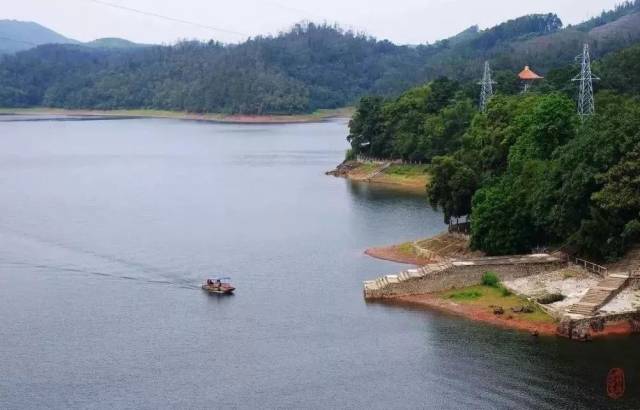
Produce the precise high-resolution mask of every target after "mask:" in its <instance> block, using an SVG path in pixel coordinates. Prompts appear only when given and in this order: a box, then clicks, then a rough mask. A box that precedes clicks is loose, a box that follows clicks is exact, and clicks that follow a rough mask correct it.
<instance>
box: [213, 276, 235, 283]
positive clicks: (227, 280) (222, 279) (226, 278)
mask: <svg viewBox="0 0 640 410" xmlns="http://www.w3.org/2000/svg"><path fill="white" fill-rule="evenodd" d="M209 280H213V281H218V280H219V281H220V282H230V281H231V278H230V277H228V276H224V277H219V278H209Z"/></svg>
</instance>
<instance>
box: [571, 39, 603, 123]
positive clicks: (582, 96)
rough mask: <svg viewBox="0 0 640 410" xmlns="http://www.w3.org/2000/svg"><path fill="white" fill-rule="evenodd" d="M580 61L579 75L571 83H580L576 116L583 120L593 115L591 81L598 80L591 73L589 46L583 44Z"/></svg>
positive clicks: (593, 105)
mask: <svg viewBox="0 0 640 410" xmlns="http://www.w3.org/2000/svg"><path fill="white" fill-rule="evenodd" d="M578 58H581V59H582V63H581V69H580V74H578V75H577V76H576V77H575V78H574V79H573V81H578V82H579V83H580V89H579V93H578V115H580V118H581V119H582V120H584V119H585V118H586V117H588V116H590V115H593V114H595V112H596V106H595V100H594V98H593V81H594V80H599V78H598V77H596V76H595V75H593V72H592V71H591V57H590V55H589V44H587V43H585V44H584V47H583V49H582V56H580V57H578Z"/></svg>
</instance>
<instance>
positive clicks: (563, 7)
mask: <svg viewBox="0 0 640 410" xmlns="http://www.w3.org/2000/svg"><path fill="white" fill-rule="evenodd" d="M101 1H102V2H107V3H112V4H116V5H120V6H124V7H129V8H135V9H138V10H142V11H145V12H150V13H155V14H160V15H164V16H170V17H172V18H175V19H180V20H187V21H190V22H194V23H199V24H202V25H207V26H212V27H215V28H219V29H222V30H228V31H231V32H237V33H238V34H235V33H231V32H227V31H216V30H213V29H210V28H202V27H197V26H194V25H190V24H184V23H180V22H172V21H167V20H163V19H160V18H156V17H151V16H147V15H141V14H137V13H135V12H133V11H127V10H122V9H117V8H113V7H109V6H107V5H104V4H98V3H99V2H101ZM620 2H621V0H532V1H518V0H500V1H498V0H485V1H480V0H313V1H312V0H274V1H269V0H264V1H263V0H226V1H222V0H10V1H7V0H5V1H2V3H4V4H3V5H2V7H1V8H0V18H7V19H16V20H28V21H35V22H37V23H40V24H42V25H44V26H47V27H49V28H51V29H53V30H55V31H57V32H59V33H61V34H63V35H65V36H67V37H71V38H75V39H77V40H81V41H88V40H93V39H96V38H100V37H123V38H127V39H129V40H133V41H137V42H142V43H173V42H175V41H176V40H177V39H185V38H189V39H192V38H197V39H211V38H213V39H216V40H220V41H223V42H238V41H241V40H244V39H245V38H246V36H248V35H251V36H254V35H257V34H275V33H277V32H278V31H281V30H286V29H287V28H288V27H290V26H291V25H292V24H294V23H296V22H299V21H302V20H312V21H328V22H330V23H334V22H337V23H339V24H341V25H342V26H344V27H347V28H353V29H355V30H358V31H364V32H366V33H367V34H370V35H373V36H374V37H377V38H380V39H383V38H386V39H389V40H391V41H393V42H396V43H402V44H405V43H408V44H418V43H424V42H427V41H428V42H433V41H435V40H439V39H442V38H446V37H449V36H451V35H454V34H456V33H458V32H460V31H462V30H463V29H465V28H467V27H469V26H471V25H473V24H478V25H479V26H480V27H481V28H487V27H491V26H493V25H496V24H498V23H500V22H503V21H505V20H508V19H510V18H514V17H518V16H521V15H524V14H530V13H548V12H553V13H557V14H558V15H559V16H560V18H561V19H562V21H563V22H564V23H565V25H566V24H570V23H577V22H580V21H583V20H585V19H587V18H590V17H592V16H594V15H598V14H600V12H601V11H602V10H603V9H610V8H612V7H613V6H614V5H615V4H618V3H620Z"/></svg>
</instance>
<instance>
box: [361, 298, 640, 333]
mask: <svg viewBox="0 0 640 410" xmlns="http://www.w3.org/2000/svg"><path fill="white" fill-rule="evenodd" d="M369 303H382V304H387V305H392V306H398V307H412V308H417V309H421V310H436V311H438V312H442V313H445V314H449V315H452V316H456V317H458V318H464V319H467V320H470V321H473V322H479V323H484V324H487V325H491V326H495V327H499V328H502V329H509V330H516V331H520V332H527V333H530V334H533V335H536V336H546V337H552V336H555V337H562V336H561V335H560V334H559V333H558V323H557V322H548V323H536V322H532V321H528V320H523V319H520V318H518V316H513V317H512V318H509V316H505V315H502V316H497V315H494V314H493V313H491V312H487V311H486V310H483V309H482V308H479V307H477V306H473V305H464V304H461V303H455V302H452V301H450V300H446V299H442V298H441V297H439V295H437V294H426V295H412V296H398V297H394V298H389V299H383V300H382V301H375V302H369ZM636 333H637V332H635V331H634V329H633V328H632V326H631V325H630V324H629V322H628V321H619V322H613V323H608V324H607V325H606V326H605V328H604V329H603V330H601V331H599V332H592V333H591V334H590V335H589V337H590V339H602V338H607V337H615V336H631V335H633V334H636Z"/></svg>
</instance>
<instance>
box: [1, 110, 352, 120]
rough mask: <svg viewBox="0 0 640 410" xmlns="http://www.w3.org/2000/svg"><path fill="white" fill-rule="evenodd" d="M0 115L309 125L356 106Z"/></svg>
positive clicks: (344, 115)
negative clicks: (278, 111)
mask: <svg viewBox="0 0 640 410" xmlns="http://www.w3.org/2000/svg"><path fill="white" fill-rule="evenodd" d="M0 114H15V115H34V116H37V115H68V116H79V117H90V116H103V117H136V118H172V119H182V120H196V121H213V122H228V123H249V124H251V123H256V124H261V123H274V124H285V123H306V122H319V121H323V120H326V119H329V118H350V117H351V115H352V114H353V108H352V107H346V108H338V109H331V110H318V111H315V112H313V113H310V114H296V115H238V114H219V113H207V114H196V113H188V112H179V111H162V110H147V109H136V110H67V109H62V108H47V107H34V108H0Z"/></svg>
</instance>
